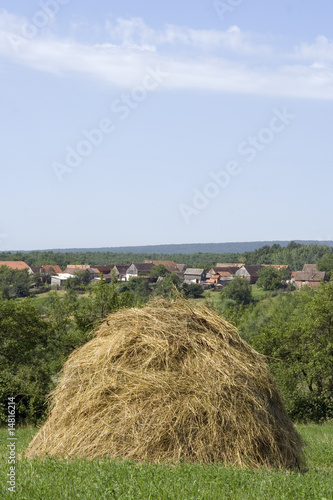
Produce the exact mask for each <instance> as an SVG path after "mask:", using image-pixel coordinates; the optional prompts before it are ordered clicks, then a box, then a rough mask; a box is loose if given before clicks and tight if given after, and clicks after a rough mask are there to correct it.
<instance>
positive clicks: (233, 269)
mask: <svg viewBox="0 0 333 500" xmlns="http://www.w3.org/2000/svg"><path fill="white" fill-rule="evenodd" d="M242 266H243V264H242V265H241V266H240V267H242ZM240 267H239V266H238V265H237V264H219V265H216V266H213V267H211V268H210V269H209V271H208V273H207V277H208V278H210V277H211V276H213V275H216V274H219V273H229V274H230V275H231V276H235V275H236V273H237V271H238V270H239V269H240Z"/></svg>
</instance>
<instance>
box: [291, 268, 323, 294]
mask: <svg viewBox="0 0 333 500" xmlns="http://www.w3.org/2000/svg"><path fill="white" fill-rule="evenodd" d="M325 279H326V274H325V272H324V271H318V269H317V266H316V264H304V267H303V270H302V271H297V272H296V274H295V286H296V288H298V289H299V288H302V286H309V287H311V288H317V287H318V286H319V285H320V283H321V282H322V281H324V280H325Z"/></svg>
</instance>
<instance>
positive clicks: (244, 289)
mask: <svg viewBox="0 0 333 500" xmlns="http://www.w3.org/2000/svg"><path fill="white" fill-rule="evenodd" d="M221 300H222V302H223V301H225V300H229V301H233V303H234V304H235V305H237V306H239V305H244V306H246V305H248V304H250V303H251V302H252V301H253V298H252V291H251V285H250V284H249V282H248V281H247V280H246V279H243V278H239V277H236V278H234V279H233V280H232V281H230V283H229V284H228V285H227V286H226V287H225V288H224V289H223V290H222V291H221Z"/></svg>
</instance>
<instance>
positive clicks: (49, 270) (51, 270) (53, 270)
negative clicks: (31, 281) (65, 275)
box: [31, 264, 62, 275]
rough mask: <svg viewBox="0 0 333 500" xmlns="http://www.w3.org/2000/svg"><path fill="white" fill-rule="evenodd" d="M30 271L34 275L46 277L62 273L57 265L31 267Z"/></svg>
mask: <svg viewBox="0 0 333 500" xmlns="http://www.w3.org/2000/svg"><path fill="white" fill-rule="evenodd" d="M31 270H32V272H33V273H34V274H41V275H47V274H49V275H50V274H59V273H62V270H61V268H60V267H59V266H58V265H57V264H54V265H42V266H31Z"/></svg>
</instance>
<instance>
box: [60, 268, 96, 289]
mask: <svg viewBox="0 0 333 500" xmlns="http://www.w3.org/2000/svg"><path fill="white" fill-rule="evenodd" d="M89 282H90V273H89V271H88V270H87V269H85V270H83V271H78V272H77V273H75V276H74V277H73V278H69V279H68V280H66V281H65V283H64V288H65V290H84V289H85V287H86V286H87V285H88V284H89Z"/></svg>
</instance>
